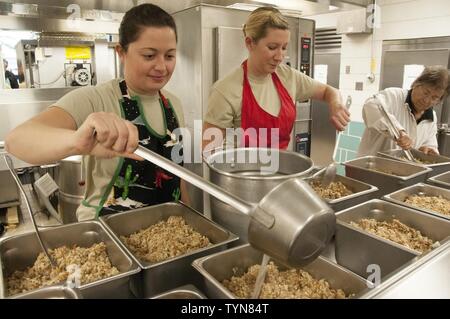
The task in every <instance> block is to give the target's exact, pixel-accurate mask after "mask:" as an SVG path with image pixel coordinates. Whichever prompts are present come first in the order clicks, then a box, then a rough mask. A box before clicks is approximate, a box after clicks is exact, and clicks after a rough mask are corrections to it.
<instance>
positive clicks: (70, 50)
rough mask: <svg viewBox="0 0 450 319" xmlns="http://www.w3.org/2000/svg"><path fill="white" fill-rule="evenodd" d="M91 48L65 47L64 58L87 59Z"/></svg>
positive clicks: (89, 56)
mask: <svg viewBox="0 0 450 319" xmlns="http://www.w3.org/2000/svg"><path fill="white" fill-rule="evenodd" d="M90 58H91V48H89V47H66V60H89V59H90Z"/></svg>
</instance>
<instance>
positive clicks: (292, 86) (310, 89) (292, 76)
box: [204, 64, 316, 128]
mask: <svg viewBox="0 0 450 319" xmlns="http://www.w3.org/2000/svg"><path fill="white" fill-rule="evenodd" d="M275 72H276V74H277V75H278V77H279V78H280V81H281V83H282V84H283V86H284V87H285V88H286V89H287V91H288V92H289V95H290V96H291V98H292V100H293V102H294V104H295V101H304V100H308V99H310V98H311V97H312V95H313V94H314V85H315V84H314V83H315V82H316V81H315V80H314V79H312V78H310V77H309V76H307V75H305V74H303V73H301V72H299V71H297V70H295V69H293V68H291V67H289V66H288V65H285V64H280V65H279V66H278V67H277V69H276V71H275ZM243 79H244V71H243V69H242V66H239V67H238V68H236V69H235V70H234V71H233V72H231V73H230V74H229V75H227V76H225V77H224V78H223V79H221V80H219V81H217V82H216V83H215V84H214V86H213V87H212V89H211V92H210V96H209V100H208V110H207V112H206V116H205V118H204V121H205V122H208V123H210V124H213V125H215V126H218V127H220V128H228V127H234V128H239V127H241V110H242V88H243V85H242V83H243ZM248 80H249V82H250V86H251V88H252V91H253V95H254V96H255V98H256V101H257V102H258V104H259V105H260V106H261V108H262V109H263V110H265V111H266V112H268V113H270V114H272V115H274V116H277V115H278V113H279V111H280V98H279V96H278V92H277V90H276V88H275V85H274V83H273V81H272V76H271V75H270V74H269V75H268V76H266V77H264V78H257V77H254V76H252V75H250V74H248Z"/></svg>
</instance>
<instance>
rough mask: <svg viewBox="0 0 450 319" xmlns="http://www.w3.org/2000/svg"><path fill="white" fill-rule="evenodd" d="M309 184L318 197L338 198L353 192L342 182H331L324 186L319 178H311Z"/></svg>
mask: <svg viewBox="0 0 450 319" xmlns="http://www.w3.org/2000/svg"><path fill="white" fill-rule="evenodd" d="M310 185H311V187H312V188H313V189H314V191H315V192H316V193H317V194H319V196H320V197H322V198H325V199H338V198H341V197H344V196H348V195H351V194H353V192H352V191H351V190H349V189H348V188H347V187H346V186H345V185H344V184H342V182H331V183H330V184H329V185H328V186H327V187H324V186H323V185H322V184H321V182H320V181H319V180H313V181H311V182H310Z"/></svg>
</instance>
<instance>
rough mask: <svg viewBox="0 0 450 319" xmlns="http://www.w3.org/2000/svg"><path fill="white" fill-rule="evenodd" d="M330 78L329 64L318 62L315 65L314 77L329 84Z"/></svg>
mask: <svg viewBox="0 0 450 319" xmlns="http://www.w3.org/2000/svg"><path fill="white" fill-rule="evenodd" d="M327 78H328V65H327V64H316V65H314V79H315V80H317V81H319V82H321V83H324V84H327Z"/></svg>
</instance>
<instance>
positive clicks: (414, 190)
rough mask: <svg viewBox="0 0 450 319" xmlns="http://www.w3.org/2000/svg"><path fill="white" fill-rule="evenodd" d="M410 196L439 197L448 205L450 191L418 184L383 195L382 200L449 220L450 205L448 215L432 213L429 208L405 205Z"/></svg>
mask: <svg viewBox="0 0 450 319" xmlns="http://www.w3.org/2000/svg"><path fill="white" fill-rule="evenodd" d="M411 195H418V196H441V197H442V198H444V199H446V200H448V201H449V203H450V190H448V189H444V188H440V187H436V186H432V185H428V184H423V183H419V184H416V185H412V186H409V187H406V188H403V189H400V190H398V191H396V192H394V193H391V194H388V195H385V196H384V197H383V198H384V199H386V200H388V201H390V202H393V203H396V204H400V205H403V206H406V207H410V208H414V209H417V210H419V211H421V212H424V213H427V214H432V215H435V216H438V217H441V218H446V219H448V220H450V205H449V207H448V209H447V212H448V214H444V213H440V212H437V211H434V210H432V209H429V208H423V207H419V206H414V205H412V204H408V203H405V200H406V199H407V198H408V197H409V196H411Z"/></svg>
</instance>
